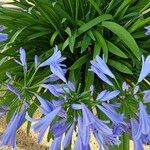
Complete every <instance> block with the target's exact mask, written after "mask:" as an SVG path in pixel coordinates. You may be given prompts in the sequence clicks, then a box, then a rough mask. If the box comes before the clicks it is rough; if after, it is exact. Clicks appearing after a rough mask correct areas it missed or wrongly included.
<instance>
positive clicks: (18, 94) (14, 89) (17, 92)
mask: <svg viewBox="0 0 150 150" xmlns="http://www.w3.org/2000/svg"><path fill="white" fill-rule="evenodd" d="M7 88H8V89H9V90H10V91H11V92H13V93H14V94H15V95H16V96H17V97H18V99H20V100H21V99H23V96H22V95H21V93H20V92H19V90H18V89H16V88H15V87H14V86H13V85H12V84H7Z"/></svg>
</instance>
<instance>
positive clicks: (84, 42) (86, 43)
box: [81, 36, 91, 53]
mask: <svg viewBox="0 0 150 150" xmlns="http://www.w3.org/2000/svg"><path fill="white" fill-rule="evenodd" d="M90 42H91V38H90V37H89V36H85V37H84V38H83V40H82V43H81V53H83V52H84V51H85V50H86V49H87V48H88V46H89V44H90Z"/></svg>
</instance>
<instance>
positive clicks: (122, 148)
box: [118, 133, 130, 150]
mask: <svg viewBox="0 0 150 150" xmlns="http://www.w3.org/2000/svg"><path fill="white" fill-rule="evenodd" d="M120 140H121V144H120V145H119V149H118V150H129V141H130V139H129V135H127V134H126V133H123V134H122V136H121V138H120Z"/></svg>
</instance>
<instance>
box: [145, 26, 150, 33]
mask: <svg viewBox="0 0 150 150" xmlns="http://www.w3.org/2000/svg"><path fill="white" fill-rule="evenodd" d="M145 29H146V30H147V31H146V32H145V34H146V35H150V26H147V27H145Z"/></svg>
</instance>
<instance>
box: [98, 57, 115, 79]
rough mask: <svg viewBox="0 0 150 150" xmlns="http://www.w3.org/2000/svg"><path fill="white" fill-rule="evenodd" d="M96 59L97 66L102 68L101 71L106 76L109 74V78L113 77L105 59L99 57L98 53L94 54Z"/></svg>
mask: <svg viewBox="0 0 150 150" xmlns="http://www.w3.org/2000/svg"><path fill="white" fill-rule="evenodd" d="M96 61H97V63H98V66H99V68H100V69H101V70H102V72H103V73H104V74H106V75H108V76H110V77H111V78H114V79H115V76H114V75H113V73H112V72H111V71H110V69H109V68H108V66H107V65H106V63H105V61H104V60H103V59H102V58H101V57H99V56H98V55H97V56H96Z"/></svg>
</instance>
